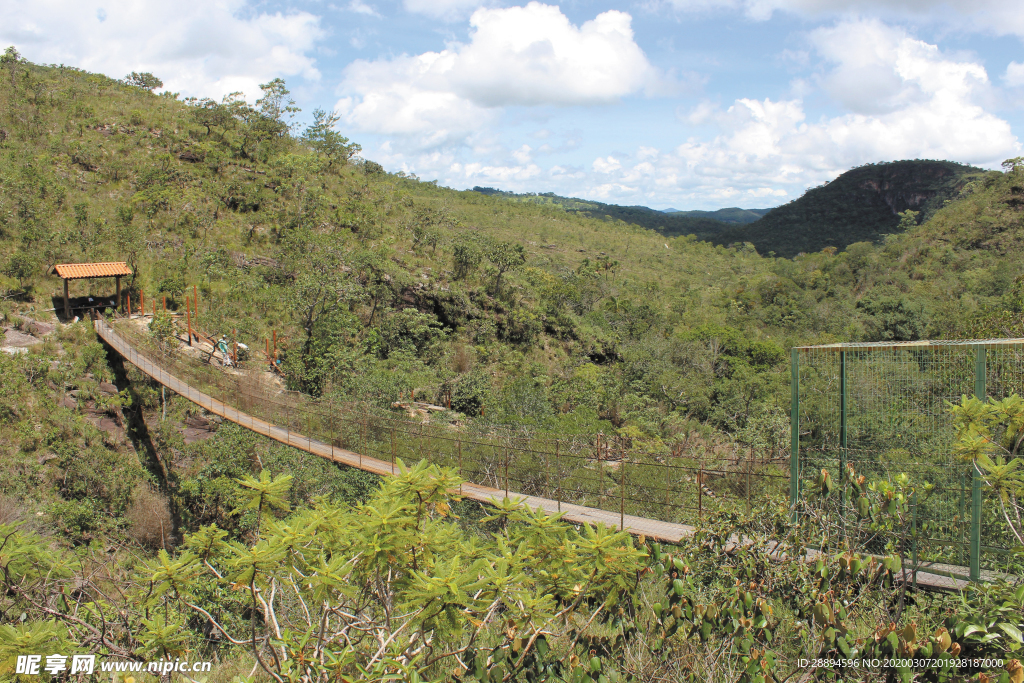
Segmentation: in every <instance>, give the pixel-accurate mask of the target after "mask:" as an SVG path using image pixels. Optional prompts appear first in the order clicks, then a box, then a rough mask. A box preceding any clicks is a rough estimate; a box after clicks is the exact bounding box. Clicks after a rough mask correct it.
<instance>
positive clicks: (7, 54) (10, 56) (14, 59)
mask: <svg viewBox="0 0 1024 683" xmlns="http://www.w3.org/2000/svg"><path fill="white" fill-rule="evenodd" d="M20 63H21V55H20V54H19V53H18V50H17V49H15V47H14V46H13V45H11V46H10V47H8V48H7V49H6V50H4V53H3V55H0V65H3V66H4V67H6V68H7V71H8V73H10V75H11V87H12V88H13V87H14V84H15V81H16V80H17V76H18V65H19V64H20Z"/></svg>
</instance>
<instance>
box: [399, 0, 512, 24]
mask: <svg viewBox="0 0 1024 683" xmlns="http://www.w3.org/2000/svg"><path fill="white" fill-rule="evenodd" d="M403 4H404V5H405V9H407V10H408V11H410V12H416V13H418V14H426V15H427V16H429V17H434V18H435V19H446V20H449V21H451V20H456V19H461V18H463V17H465V16H466V15H467V14H469V13H471V12H472V11H473V10H475V9H477V8H479V7H486V6H488V5H491V4H493V3H492V2H491V1H489V0H405V2H404V3H403Z"/></svg>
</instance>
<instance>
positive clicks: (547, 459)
mask: <svg viewBox="0 0 1024 683" xmlns="http://www.w3.org/2000/svg"><path fill="white" fill-rule="evenodd" d="M550 495H551V454H550V453H548V452H547V451H544V497H545V498H547V497H548V496H550Z"/></svg>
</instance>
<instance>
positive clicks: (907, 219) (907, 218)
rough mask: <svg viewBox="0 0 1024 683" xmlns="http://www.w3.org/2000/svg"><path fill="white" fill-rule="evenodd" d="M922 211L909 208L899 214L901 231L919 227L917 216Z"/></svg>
mask: <svg viewBox="0 0 1024 683" xmlns="http://www.w3.org/2000/svg"><path fill="white" fill-rule="evenodd" d="M920 213H921V212H920V211H911V210H910V209H907V210H906V211H904V212H903V213H900V214H898V215H899V217H900V225H899V231H900V232H906V231H907V230H910V229H911V228H914V227H917V216H918V215H919V214H920Z"/></svg>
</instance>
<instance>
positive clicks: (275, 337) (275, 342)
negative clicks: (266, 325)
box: [272, 330, 277, 360]
mask: <svg viewBox="0 0 1024 683" xmlns="http://www.w3.org/2000/svg"><path fill="white" fill-rule="evenodd" d="M272 360H277V330H274V357H273V359H272Z"/></svg>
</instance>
